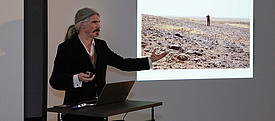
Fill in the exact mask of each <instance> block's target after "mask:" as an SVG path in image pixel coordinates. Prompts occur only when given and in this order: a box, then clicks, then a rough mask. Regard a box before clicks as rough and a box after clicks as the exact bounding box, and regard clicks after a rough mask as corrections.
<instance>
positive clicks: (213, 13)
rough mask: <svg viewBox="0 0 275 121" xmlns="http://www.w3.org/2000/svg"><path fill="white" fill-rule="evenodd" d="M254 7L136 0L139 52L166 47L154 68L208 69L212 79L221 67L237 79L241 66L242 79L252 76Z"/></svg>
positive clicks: (227, 1) (227, 0) (231, 1)
mask: <svg viewBox="0 0 275 121" xmlns="http://www.w3.org/2000/svg"><path fill="white" fill-rule="evenodd" d="M252 10H253V7H252V1H251V0H222V1H221V0H208V1H205V0H193V1H190V0H169V2H167V1H164V0H158V1H157V0H139V2H138V21H139V24H138V28H139V30H138V32H140V33H138V40H137V42H138V46H139V47H138V48H139V49H138V53H137V54H138V55H140V56H150V55H151V53H152V52H153V50H154V49H157V53H162V52H165V51H169V52H170V54H169V55H167V56H166V57H165V58H163V59H162V60H160V61H158V62H155V63H153V70H177V71H176V72H179V70H185V72H186V70H190V69H193V70H198V72H196V74H198V73H200V71H201V69H206V70H208V72H209V71H212V70H213V71H214V72H213V73H212V74H213V76H211V75H209V78H215V76H216V74H218V73H216V72H217V71H224V70H230V72H233V74H232V77H234V76H237V75H238V76H237V77H240V76H239V74H237V73H239V72H238V70H239V69H241V70H242V72H243V71H244V69H245V70H247V73H246V74H244V76H242V77H251V76H252V74H251V73H252V70H251V69H252V64H253V61H252V60H253V58H252V51H253V48H252V47H253V43H252V42H253V38H252V37H253V27H252V26H251V25H252V23H253V21H252V20H253V19H252V17H253V13H252ZM232 69H233V70H232ZM234 70H235V72H234ZM192 72H193V71H192ZM202 72H203V73H205V71H202ZM141 73H143V72H141ZM210 73H211V72H210ZM219 73H221V72H219ZM225 73H228V71H225ZM234 73H235V74H237V75H235V74H234ZM181 74H184V73H181ZM226 75H228V74H226ZM177 76H178V75H177ZM206 77H207V76H206ZM218 77H219V78H223V76H222V75H219V76H218ZM183 78H184V77H183ZM188 78H190V77H188ZM193 78H196V77H193ZM199 78H202V77H199ZM225 78H230V77H225Z"/></svg>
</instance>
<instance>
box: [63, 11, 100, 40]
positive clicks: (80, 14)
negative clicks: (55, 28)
mask: <svg viewBox="0 0 275 121" xmlns="http://www.w3.org/2000/svg"><path fill="white" fill-rule="evenodd" d="M95 14H97V15H98V16H99V13H98V12H96V11H95V10H93V9H91V8H82V9H80V10H78V11H77V13H76V14H75V18H74V25H71V26H70V27H69V28H68V30H67V34H66V36H65V41H66V40H68V39H70V38H71V37H72V36H74V35H76V34H78V33H79V31H80V23H81V22H83V23H84V24H87V22H88V20H89V18H90V17H91V16H93V15H95Z"/></svg>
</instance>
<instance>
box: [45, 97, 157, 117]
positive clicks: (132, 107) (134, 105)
mask: <svg viewBox="0 0 275 121" xmlns="http://www.w3.org/2000/svg"><path fill="white" fill-rule="evenodd" d="M161 105H162V102H152V101H134V100H128V101H124V102H119V103H112V104H107V105H101V106H92V107H83V108H80V109H73V110H70V111H69V112H68V114H75V115H85V116H94V117H108V116H112V115H117V114H121V113H127V112H131V111H137V110H142V109H146V108H152V107H156V106H161ZM68 110H69V108H56V107H54V108H48V109H47V111H48V112H56V113H65V112H67V111H68Z"/></svg>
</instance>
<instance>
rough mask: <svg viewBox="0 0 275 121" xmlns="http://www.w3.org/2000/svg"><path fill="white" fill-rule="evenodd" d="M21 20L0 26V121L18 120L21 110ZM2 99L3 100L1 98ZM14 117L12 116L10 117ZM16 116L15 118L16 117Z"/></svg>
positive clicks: (22, 84) (22, 85) (22, 80)
mask: <svg viewBox="0 0 275 121" xmlns="http://www.w3.org/2000/svg"><path fill="white" fill-rule="evenodd" d="M23 24H24V22H23V20H13V21H9V22H6V23H3V24H1V25H0V77H1V85H0V95H1V100H0V109H5V111H4V112H3V111H0V112H1V113H0V117H1V120H6V119H5V118H7V119H9V120H13V121H17V120H19V119H20V118H22V117H20V116H21V115H22V114H21V113H22V112H21V111H20V110H22V109H23V106H22V105H23V104H22V103H23V102H24V101H23V99H24V94H23V91H22V90H23V89H24V76H23V70H24V68H23V67H24V63H23V62H24V58H23V56H24V48H23V46H24V31H23ZM2 97H4V98H2ZM10 115H14V116H10ZM16 115H17V116H16Z"/></svg>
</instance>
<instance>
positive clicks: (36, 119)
mask: <svg viewBox="0 0 275 121" xmlns="http://www.w3.org/2000/svg"><path fill="white" fill-rule="evenodd" d="M24 121H42V117H33V118H25V120H24Z"/></svg>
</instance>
